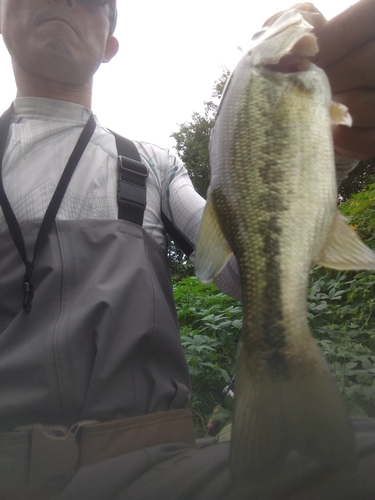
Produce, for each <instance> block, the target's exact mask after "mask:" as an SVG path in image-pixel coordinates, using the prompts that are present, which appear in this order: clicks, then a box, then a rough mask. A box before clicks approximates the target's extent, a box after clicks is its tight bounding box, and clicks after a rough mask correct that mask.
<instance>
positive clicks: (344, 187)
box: [339, 160, 375, 202]
mask: <svg viewBox="0 0 375 500" xmlns="http://www.w3.org/2000/svg"><path fill="white" fill-rule="evenodd" d="M373 182H375V161H374V160H371V161H361V162H359V164H358V165H357V166H356V168H355V169H354V170H352V171H351V172H349V175H348V177H347V179H345V180H344V182H342V183H341V185H340V187H339V200H340V202H342V201H346V200H348V199H349V198H350V197H351V196H352V195H353V194H355V193H360V192H361V191H365V190H366V189H367V187H368V186H369V184H371V183H373Z"/></svg>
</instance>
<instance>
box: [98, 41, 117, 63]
mask: <svg viewBox="0 0 375 500" xmlns="http://www.w3.org/2000/svg"><path fill="white" fill-rule="evenodd" d="M119 46H120V45H119V43H118V40H117V38H116V37H114V36H113V35H108V38H107V44H106V46H105V51H104V55H103V59H102V62H103V63H107V62H109V61H110V60H111V59H112V57H115V55H116V54H117V52H118V49H119Z"/></svg>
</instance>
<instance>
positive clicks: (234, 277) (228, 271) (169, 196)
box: [162, 156, 241, 300]
mask: <svg viewBox="0 0 375 500" xmlns="http://www.w3.org/2000/svg"><path fill="white" fill-rule="evenodd" d="M205 203H206V202H205V200H204V198H202V197H201V196H200V195H199V194H198V193H197V192H196V191H195V189H194V187H193V184H192V182H191V179H190V177H189V174H188V172H187V170H186V168H185V166H184V165H183V163H182V162H181V160H180V159H179V158H177V157H175V156H171V157H170V161H169V168H168V170H167V172H165V176H164V178H163V181H162V210H163V212H164V213H165V214H166V215H167V217H168V218H169V220H170V221H171V222H172V224H173V226H174V227H175V228H176V229H177V230H178V231H179V232H180V233H182V235H183V236H184V238H185V239H187V240H188V241H189V243H190V245H191V247H192V248H193V249H195V245H196V242H197V238H198V232H199V227H200V224H201V220H202V215H203V210H204V206H205ZM190 259H191V260H192V261H194V252H193V253H192V254H191V255H190ZM214 282H215V283H216V285H217V286H218V287H219V288H220V289H221V290H222V291H223V292H224V293H226V294H228V295H230V296H231V297H234V298H236V299H238V300H240V299H241V286H240V277H239V272H238V266H237V262H236V259H235V258H234V256H232V257H231V258H230V259H229V261H228V263H227V264H226V266H225V267H224V269H223V270H222V271H221V272H220V274H218V276H216V278H215V280H214Z"/></svg>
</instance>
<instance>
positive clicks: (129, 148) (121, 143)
mask: <svg viewBox="0 0 375 500" xmlns="http://www.w3.org/2000/svg"><path fill="white" fill-rule="evenodd" d="M112 134H113V135H114V136H115V140H116V146H117V151H118V154H119V159H118V186H117V203H118V218H119V219H123V220H127V221H129V222H133V223H134V224H138V225H139V226H142V224H143V216H144V211H145V208H146V179H147V177H148V170H147V167H146V166H145V165H144V164H143V163H142V162H141V158H140V156H139V153H138V150H137V148H136V147H135V145H134V143H133V142H132V141H129V139H125V137H121V136H120V135H118V134H115V133H114V132H112Z"/></svg>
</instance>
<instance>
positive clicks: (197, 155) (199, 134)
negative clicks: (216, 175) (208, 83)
mask: <svg viewBox="0 0 375 500" xmlns="http://www.w3.org/2000/svg"><path fill="white" fill-rule="evenodd" d="M229 75H230V71H229V70H228V69H227V68H225V67H224V68H223V72H222V74H221V75H220V77H219V78H218V79H217V80H216V81H215V83H214V86H213V89H212V94H211V98H212V100H210V101H205V102H204V105H205V109H204V114H203V115H202V114H200V113H197V112H195V113H193V115H192V117H191V120H190V121H188V122H185V123H181V124H180V125H179V130H178V131H177V132H174V133H173V134H172V135H171V137H173V138H174V139H175V140H176V149H177V151H178V154H179V156H180V158H181V159H182V161H183V162H184V164H185V166H186V168H187V170H188V172H189V175H190V178H191V180H192V182H193V185H194V187H195V189H196V190H197V192H198V193H199V194H200V195H201V196H203V197H204V198H205V197H206V193H207V189H208V186H209V183H210V160H209V141H210V133H211V128H212V126H213V124H214V119H215V115H216V112H217V109H218V107H219V101H220V99H221V96H222V95H223V90H224V87H225V83H226V81H227V79H228V77H229Z"/></svg>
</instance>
